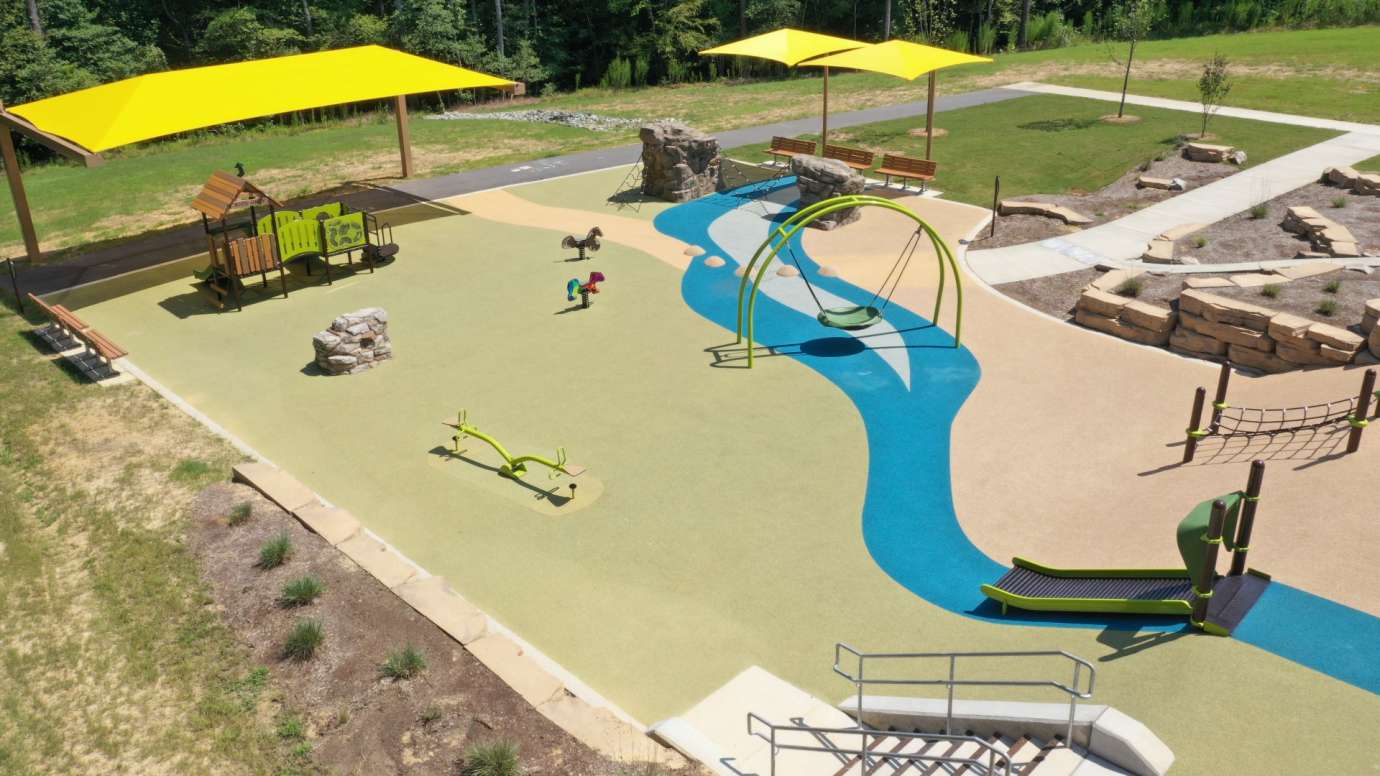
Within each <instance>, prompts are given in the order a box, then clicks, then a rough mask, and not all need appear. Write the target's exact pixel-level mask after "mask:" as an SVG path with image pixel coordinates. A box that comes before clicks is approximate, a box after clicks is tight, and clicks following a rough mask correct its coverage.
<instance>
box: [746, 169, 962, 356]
mask: <svg viewBox="0 0 1380 776" xmlns="http://www.w3.org/2000/svg"><path fill="white" fill-rule="evenodd" d="M856 207H881V208H885V209H887V210H891V211H894V212H897V213H900V214H902V215H904V216H906V217H907V218H910V219H911V220H913V221H914V222H915V223H916V230H915V232H914V233H912V234H911V236H910V239H909V240H908V241H907V243H906V245H905V247H904V248H902V250H901V253H900V255H898V256H897V258H896V262H895V263H894V264H893V265H892V267H891V270H890V271H889V272H887V275H886V277H885V278H884V279H883V280H882V284H881V286H880V287H879V288H878V289H877V291H876V292H875V293H874V294H873V295H872V299H871V300H870V301H869V302H868V303H867V304H865V305H848V306H839V307H830V308H826V307H825V306H824V304H823V303H822V302H820V300H819V295H818V294H817V293H816V292H815V288H814V285H813V284H812V283H811V282H810V278H809V275H808V274H807V273H806V272H805V270H804V268H803V267H801V266H800V261H799V259H797V258H796V255H795V250H794V249H793V248H792V247H791V245H790V243H791V241H792V240H793V239H795V238H796V237H797V235H799V234H800V231H801V230H802V229H804V228H805V227H807V226H809V225H810V224H811V223H813V222H814V221H817V220H819V219H820V218H823V217H825V216H827V215H829V214H831V213H835V212H838V211H840V210H845V209H847V208H856ZM924 237H928V238H929V240H930V244H931V245H932V246H933V247H934V251H935V256H936V258H937V259H938V262H939V285H938V290H937V291H936V294H935V301H934V313H933V315H932V317H931V320H933V321H934V322H935V324H936V325H937V324H938V323H939V316H940V313H941V312H942V309H943V304H944V288H945V285H946V282H947V273H948V272H952V273H953V282H954V290H955V294H956V297H957V305H956V308H957V309H956V311H955V313H954V347H955V348H957V347H959V345H960V344H961V342H962V333H963V332H962V330H963V281H962V277H961V275H960V274H959V271H958V263H957V262H956V261H955V259H954V255H953V251H951V250H950V249H949V246H948V245H947V244H946V243H945V242H944V240H943V238H942V237H940V236H939V233H938V232H936V231H935V230H934V228H933V227H931V226H930V225H929V224H928V223H926V222H925V220H924V219H923V218H921V217H920V216H919V215H918V214H916V213H915V211H913V210H911V209H910V208H907V207H905V206H903V205H899V204H897V203H896V202H894V201H892V200H889V199H884V198H882V197H874V196H870V195H865V194H858V195H847V196H840V197H833V198H830V199H826V200H824V201H822V202H817V203H815V204H813V205H811V206H809V207H806V208H803V209H801V210H799V211H798V212H796V213H795V214H793V215H792V216H791V217H790V218H788V219H786V220H785V221H784V222H783V223H782V224H781V225H780V226H779V227H777V228H776V229H775V230H773V231H772V232H771V234H769V235H768V236H767V239H766V240H764V241H763V242H762V244H761V245H759V246H758V247H757V250H756V251H755V252H754V253H753V254H752V259H750V260H749V261H748V263H747V266H745V267H744V268H743V276H742V279H741V280H740V281H739V283H738V313H737V338H736V339H735V340H734V344H735V345H737V344H741V343H742V342H743V340H744V337H745V336H746V339H747V365H748V368H751V367H752V362H753V351H754V346H753V345H754V334H755V332H754V320H755V317H756V316H755V313H756V305H757V292H758V290H759V289H760V288H761V285H762V279H763V278H764V277H765V276H766V274H767V269H768V268H769V267H770V266H771V263H772V260H773V259H775V258H776V257H777V256H778V255H780V253H781V251H782V250H783V249H785V250H786V253H787V255H788V256H789V257H790V259H791V261H792V262H793V263H794V264H795V266H796V269H798V270H800V278H801V279H802V280H804V281H805V287H806V289H808V290H809V292H810V298H812V299H813V300H814V302H815V305H816V306H817V307H819V314H818V315H817V316H816V317H817V319H818V320H819V322H820V324H821V325H824V326H828V327H830V328H835V329H844V330H849V331H855V330H860V329H866V328H868V327H870V326H874V325H876V324H877V323H879V322H880V321H881V320H882V316H883V313H884V311H885V310H886V307H887V305H889V304H890V303H891V296H892V294H894V293H895V292H896V288H897V287H898V286H899V285H900V283H901V278H902V276H903V275H904V274H905V272H906V269H907V268H908V267H909V266H910V261H911V258H912V257H914V255H915V251H916V249H917V248H918V247H919V245H920V241H921V240H922V239H923V238H924ZM768 248H770V250H769V251H768ZM764 254H765V256H766V258H765V259H764V260H761V259H762V257H763V255H764ZM759 260H761V261H760V262H759ZM946 265H947V269H946ZM754 270H755V272H754ZM748 278H752V286H751V293H749V291H748ZM888 286H889V288H888ZM745 298H746V300H747V306H746V307H747V309H746V315H744V305H743V301H744V299H745ZM879 300H880V301H881V306H880V307H879V306H877V303H878V301H879Z"/></svg>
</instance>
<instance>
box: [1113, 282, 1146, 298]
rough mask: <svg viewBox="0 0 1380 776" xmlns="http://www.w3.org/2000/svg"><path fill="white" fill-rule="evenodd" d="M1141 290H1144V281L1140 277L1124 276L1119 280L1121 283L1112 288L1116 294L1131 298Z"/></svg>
mask: <svg viewBox="0 0 1380 776" xmlns="http://www.w3.org/2000/svg"><path fill="white" fill-rule="evenodd" d="M1143 290H1145V281H1143V280H1141V279H1140V278H1126V279H1125V280H1123V281H1121V285H1119V286H1117V287H1116V288H1115V289H1113V291H1114V293H1116V294H1119V295H1121V296H1129V297H1132V298H1134V297H1137V296H1140V292H1141V291H1143Z"/></svg>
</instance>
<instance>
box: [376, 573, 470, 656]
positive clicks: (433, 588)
mask: <svg viewBox="0 0 1380 776" xmlns="http://www.w3.org/2000/svg"><path fill="white" fill-rule="evenodd" d="M393 592H395V593H397V594H398V597H399V598H401V599H402V600H404V601H406V602H407V605H408V606H411V607H412V608H413V609H416V610H417V613H418V614H420V615H422V616H423V617H425V618H427V619H428V620H431V621H432V622H433V623H435V624H436V626H437V627H439V628H440V629H441V630H443V631H445V632H446V633H448V634H450V637H451V638H453V639H455V640H456V641H458V642H460V643H461V644H465V645H469V644H470V643H472V642H474V641H476V640H478V639H480V638H483V637H484V635H485V634H486V633H488V630H489V618H488V616H487V615H485V614H484V613H483V612H481V611H479V609H477V608H475V606H474V605H473V604H471V603H470V602H469V601H466V600H465V599H464V598H463V597H462V596H461V595H460V594H459V593H457V592H455V591H454V590H452V589H451V587H450V585H449V584H447V583H446V580H445V579H444V578H442V577H427V578H426V579H415V580H412V581H409V582H405V583H403V584H401V585H398V586H397V587H395V588H393Z"/></svg>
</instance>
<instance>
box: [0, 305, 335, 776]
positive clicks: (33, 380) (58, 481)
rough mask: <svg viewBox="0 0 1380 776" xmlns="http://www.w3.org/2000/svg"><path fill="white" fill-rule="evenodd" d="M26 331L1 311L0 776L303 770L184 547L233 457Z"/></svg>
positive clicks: (263, 678)
mask: <svg viewBox="0 0 1380 776" xmlns="http://www.w3.org/2000/svg"><path fill="white" fill-rule="evenodd" d="M29 328H30V326H29V325H28V324H27V323H26V322H25V321H24V319H22V318H20V317H19V316H17V315H15V314H13V312H11V311H10V309H9V308H6V307H0V394H3V395H4V397H5V400H4V402H0V613H3V614H2V615H0V774H16V775H18V774H39V773H140V774H179V773H216V774H285V773H298V772H304V771H309V770H310V763H309V761H308V760H307V759H306V758H305V756H304V755H305V752H296V753H294V752H293V751H292V749H291V747H292V746H294V745H295V742H294V743H288V742H285V741H283V740H281V739H280V738H279V736H278V735H277V734H276V733H275V732H274V728H273V725H274V720H275V717H276V716H277V713H278V712H277V706H278V700H277V698H276V697H275V691H274V688H273V685H272V680H271V679H270V677H269V673H268V670H267V668H262V667H256V666H254V665H252V664H250V663H249V662H248V660H247V658H246V654H247V653H246V652H245V651H244V650H243V649H242V648H241V647H240V646H239V645H238V644H236V643H235V641H234V640H233V638H232V637H231V636H230V634H229V633H228V632H227V631H226V630H225V628H224V627H223V626H222V625H221V623H220V619H219V615H218V614H217V613H216V612H215V611H214V609H212V608H211V607H210V606H209V605H208V604H209V597H208V596H207V595H206V592H205V590H204V588H203V586H202V583H201V579H200V576H199V574H198V571H197V568H196V565H195V562H194V561H193V560H192V558H191V557H190V556H189V555H188V554H187V552H186V550H185V549H184V547H183V543H182V538H183V531H182V526H183V523H182V521H181V520H180V517H181V515H182V509H183V507H184V506H185V505H186V504H187V503H189V501H190V499H191V497H192V494H194V493H195V492H196V491H197V490H198V489H200V488H201V487H202V486H204V485H206V484H208V483H209V482H211V481H216V480H223V479H224V478H226V477H227V476H228V474H229V466H230V464H231V463H233V462H234V461H235V460H237V459H238V456H237V455H236V454H235V452H234V451H233V450H232V449H231V448H230V447H229V446H228V445H225V444H223V443H221V442H220V440H218V439H216V438H214V437H212V436H211V435H210V434H208V433H207V432H205V431H204V430H202V429H200V428H199V427H198V426H196V424H195V423H194V422H193V421H192V420H191V419H190V418H188V417H186V416H184V415H182V414H181V413H179V412H178V411H177V410H176V409H174V408H173V407H172V406H171V405H169V404H167V403H166V402H164V401H162V400H161V399H159V398H158V397H157V396H156V395H155V394H154V393H153V392H152V391H150V390H148V389H147V388H145V387H143V386H142V385H128V386H123V387H117V388H109V389H101V388H96V387H94V386H91V385H89V384H82V383H79V382H78V380H77V379H75V378H73V377H72V376H70V375H69V373H68V372H66V371H65V370H64V369H63V368H62V367H61V366H60V365H58V364H56V363H50V362H47V361H46V360H45V359H44V358H43V357H42V356H41V355H40V351H38V350H36V349H35V348H34V346H33V345H32V344H31V343H30V341H29V340H28V335H27V334H26V333H25V332H27V330H28V329H29Z"/></svg>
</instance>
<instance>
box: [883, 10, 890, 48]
mask: <svg viewBox="0 0 1380 776" xmlns="http://www.w3.org/2000/svg"><path fill="white" fill-rule="evenodd" d="M882 39H883V40H891V0H886V12H885V13H884V14H883V16H882Z"/></svg>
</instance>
